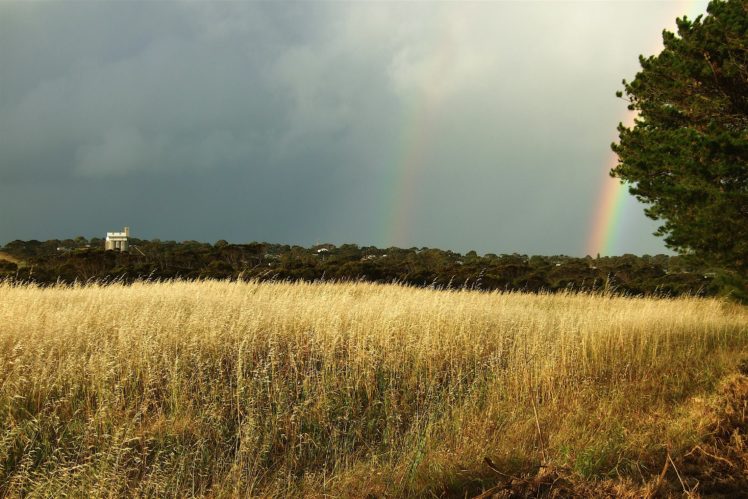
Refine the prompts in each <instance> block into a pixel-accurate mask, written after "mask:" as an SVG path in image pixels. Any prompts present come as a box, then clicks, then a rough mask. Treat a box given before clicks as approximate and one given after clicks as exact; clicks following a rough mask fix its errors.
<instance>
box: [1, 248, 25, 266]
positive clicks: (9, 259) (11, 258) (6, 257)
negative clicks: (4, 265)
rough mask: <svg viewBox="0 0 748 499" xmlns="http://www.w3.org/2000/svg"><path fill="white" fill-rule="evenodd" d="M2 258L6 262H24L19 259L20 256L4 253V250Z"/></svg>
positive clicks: (18, 263)
mask: <svg viewBox="0 0 748 499" xmlns="http://www.w3.org/2000/svg"><path fill="white" fill-rule="evenodd" d="M0 260H5V261H6V262H11V263H15V264H16V265H20V264H21V263H22V262H21V260H19V259H18V258H16V257H14V256H12V255H9V254H7V253H4V252H2V251H0Z"/></svg>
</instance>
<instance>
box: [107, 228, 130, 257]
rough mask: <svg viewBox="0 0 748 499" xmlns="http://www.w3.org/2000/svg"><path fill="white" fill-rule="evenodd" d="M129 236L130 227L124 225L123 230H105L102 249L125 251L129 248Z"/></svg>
mask: <svg viewBox="0 0 748 499" xmlns="http://www.w3.org/2000/svg"><path fill="white" fill-rule="evenodd" d="M129 237H130V227H125V230H124V231H122V232H107V233H106V241H105V242H104V249H107V250H117V251H127V250H129V249H130V243H129V241H128V239H129Z"/></svg>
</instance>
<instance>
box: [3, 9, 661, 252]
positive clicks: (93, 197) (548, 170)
mask: <svg viewBox="0 0 748 499" xmlns="http://www.w3.org/2000/svg"><path fill="white" fill-rule="evenodd" d="M674 15H675V14H674V13H673V8H672V5H666V4H649V3H639V2H637V3H607V2H606V3H602V4H597V3H568V4H559V3H532V4H529V5H526V4H521V3H516V4H513V3H495V4H491V3H469V4H456V3H454V4H453V3H446V4H441V3H440V4H436V3H434V4H432V3H416V4H412V3H364V4H348V3H294V4H291V3H282V4H278V3H271V2H249V3H234V2H217V3H207V2H205V3H177V2H154V3H145V2H132V3H128V2H112V3H103V2H102V3H93V2H58V3H47V2H44V3H28V2H18V3H14V2H4V3H2V4H0V68H3V69H2V73H0V213H2V215H0V240H1V241H7V240H10V239H13V238H31V237H34V238H48V237H63V236H71V235H77V234H85V235H101V233H103V232H104V231H106V230H113V229H114V228H117V227H118V226H119V225H124V224H128V225H131V226H133V227H134V228H135V229H136V235H137V236H140V237H160V238H162V239H172V238H173V239H201V240H215V239H219V238H226V239H230V240H234V241H247V240H270V241H279V242H296V243H302V244H309V243H313V242H315V241H333V242H346V241H352V242H358V243H360V244H377V245H380V246H384V245H388V244H392V243H394V244H398V245H402V246H410V245H430V246H441V247H445V248H453V249H457V250H467V249H471V248H474V249H477V250H479V251H493V252H503V251H521V252H530V253H562V252H564V253H571V254H579V253H581V251H582V248H583V246H584V239H585V238H586V237H587V232H588V229H589V222H590V220H591V218H592V212H591V211H592V209H593V207H594V205H595V203H596V196H597V190H598V186H599V182H600V180H601V178H602V175H603V174H604V169H605V165H606V163H607V162H608V161H609V152H608V143H609V142H610V141H611V140H612V139H613V138H614V136H613V132H614V129H615V124H616V123H617V121H618V120H620V119H622V118H623V109H624V106H623V103H621V102H620V101H616V99H615V98H614V97H613V96H612V95H613V92H614V91H615V90H616V89H617V88H618V87H619V85H620V79H621V78H622V77H631V76H633V73H634V72H635V71H636V56H637V55H638V54H639V53H641V52H645V53H649V52H652V51H653V50H655V48H656V47H655V42H656V40H657V39H658V36H659V32H660V30H661V29H662V27H663V26H664V25H669V24H672V17H674ZM426 126H427V127H428V136H427V137H426V138H427V140H428V142H427V144H426V151H425V153H424V154H423V156H422V159H423V161H422V163H421V164H419V165H416V170H417V172H418V173H417V178H416V182H415V186H414V188H413V192H409V193H405V195H407V196H409V197H410V201H411V202H409V203H408V205H409V206H411V207H412V210H411V211H410V212H409V218H410V220H411V223H410V228H409V232H408V234H407V236H406V238H405V239H404V240H396V241H392V240H390V235H389V232H388V227H387V225H388V224H389V223H390V221H388V217H389V216H390V215H388V214H389V213H390V212H391V211H392V210H393V209H394V210H395V211H397V209H398V208H397V206H395V207H393V206H388V204H392V203H393V196H392V195H391V194H392V192H393V191H394V190H396V188H397V185H394V184H395V183H396V179H397V178H398V176H399V175H400V174H401V172H399V169H400V168H401V166H402V163H403V155H404V154H405V152H407V150H408V147H410V146H411V144H410V143H409V141H410V140H412V137H413V136H414V134H417V133H418V131H417V130H418V127H426ZM395 202H396V200H395ZM636 210H638V208H637V209H636ZM397 215H398V214H397V213H395V216H397ZM637 216H638V217H639V218H637V221H636V223H634V224H633V229H632V231H631V234H630V238H629V240H628V242H627V244H628V246H626V247H625V248H622V250H626V251H635V252H644V251H649V252H653V251H659V250H661V245H660V243H658V242H657V241H656V240H654V239H653V238H652V237H651V236H649V235H648V233H649V232H651V230H652V225H651V224H649V223H647V222H646V221H645V220H644V218H643V216H641V215H640V214H639V215H637Z"/></svg>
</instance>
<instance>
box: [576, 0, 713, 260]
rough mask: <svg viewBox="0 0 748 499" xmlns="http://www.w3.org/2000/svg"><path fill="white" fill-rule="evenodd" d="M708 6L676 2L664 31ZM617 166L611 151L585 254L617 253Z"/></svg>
mask: <svg viewBox="0 0 748 499" xmlns="http://www.w3.org/2000/svg"><path fill="white" fill-rule="evenodd" d="M708 3H709V2H708V1H706V0H689V1H681V2H676V5H677V10H676V11H675V12H674V13H673V14H672V15H671V17H670V18H669V19H668V20H667V21H668V22H670V23H671V24H672V25H671V26H670V27H669V28H668V29H670V30H671V31H672V30H674V29H675V18H676V17H683V16H684V15H685V16H688V18H689V19H695V18H696V17H697V16H698V15H700V14H704V13H705V12H706V6H707V5H708ZM657 40H658V42H657V45H656V46H655V47H654V48H653V49H652V51H651V52H652V53H659V52H660V51H661V50H662V38H661V37H659V36H658V39H657ZM621 121H624V122H626V123H627V125H629V126H630V125H631V124H632V123H633V114H632V113H631V112H628V115H627V116H626V118H625V119H624V120H621ZM617 164H618V157H617V156H616V155H615V154H614V153H612V152H611V153H610V159H609V161H608V162H607V163H606V165H605V175H604V179H603V181H602V184H601V186H600V195H599V200H598V202H597V205H596V208H595V211H594V215H593V219H592V227H591V230H590V233H589V238H588V240H587V246H586V252H587V254H588V255H590V256H593V257H594V256H597V255H611V254H614V253H616V252H618V251H620V238H621V236H622V234H621V232H622V230H621V225H622V224H621V221H622V219H623V216H624V210H625V201H626V198H627V193H628V187H627V186H626V185H624V184H621V183H620V182H619V181H618V180H617V179H614V178H611V177H610V176H609V175H608V172H609V171H610V170H611V169H612V168H613V167H615V166H616V165H617Z"/></svg>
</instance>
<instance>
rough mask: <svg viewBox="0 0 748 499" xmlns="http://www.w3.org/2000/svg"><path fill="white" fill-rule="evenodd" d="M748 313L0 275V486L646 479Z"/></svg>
mask: <svg viewBox="0 0 748 499" xmlns="http://www.w3.org/2000/svg"><path fill="white" fill-rule="evenodd" d="M747 325H748V312H747V311H746V309H745V308H740V307H738V306H734V305H730V304H728V303H725V302H720V301H716V300H704V299H693V298H682V299H674V300H664V299H662V300H661V299H639V298H620V297H612V296H600V295H584V294H581V295H524V294H497V293H493V294H486V293H478V292H464V291H458V292H444V291H434V290H428V289H413V288H406V287H398V286H382V285H373V284H364V283H359V284H330V283H326V284H288V283H264V284H257V283H226V282H199V283H198V282H194V283H188V282H175V283H161V284H148V283H136V284H134V285H132V286H119V285H112V286H95V285H94V286H87V287H75V288H62V287H56V288H47V289H40V288H36V287H30V286H12V285H10V284H0V496H2V495H7V496H21V495H26V494H31V495H38V496H59V495H72V496H82V495H94V496H109V495H111V496H122V495H159V496H162V495H166V496H175V495H176V496H185V495H209V496H227V497H228V496H237V495H239V496H289V495H300V494H302V495H307V496H322V495H324V494H331V495H336V496H351V497H360V496H365V495H367V494H372V495H374V496H378V495H384V494H387V495H390V496H412V495H424V496H427V495H431V494H435V495H437V496H438V495H445V494H446V495H449V494H454V495H458V496H460V497H462V496H463V495H464V494H465V493H466V492H468V493H473V492H474V493H476V494H477V493H480V492H481V491H482V490H484V489H487V488H489V487H491V486H493V485H495V484H496V483H498V482H499V481H501V480H503V479H504V477H503V475H501V474H500V473H505V474H508V475H511V474H519V473H527V472H532V471H533V470H537V469H538V466H539V465H540V464H543V463H541V462H542V461H543V460H545V461H547V463H545V464H552V465H553V466H555V467H557V468H558V469H564V470H567V476H573V477H578V478H580V479H585V480H587V479H595V480H602V479H605V478H610V477H617V476H621V477H623V478H624V481H625V482H626V483H640V484H643V483H648V480H650V478H651V477H652V476H656V475H658V474H659V473H660V470H661V469H662V464H663V459H664V458H665V457H666V455H667V452H669V453H670V454H672V455H673V456H678V455H683V454H685V453H686V451H688V450H690V449H693V448H694V446H695V445H697V444H699V442H702V441H703V438H704V432H705V431H707V429H708V428H709V425H710V424H713V421H711V420H709V417H708V414H709V412H708V411H707V410H705V407H706V406H707V405H708V403H709V400H710V397H712V396H713V395H712V394H713V393H714V391H715V387H716V386H717V384H718V383H719V380H720V379H721V378H723V377H724V376H725V375H726V374H728V373H729V372H731V371H734V368H735V365H736V364H737V362H738V360H739V359H740V357H741V356H742V355H743V353H744V352H745V349H746V345H748V326H747ZM536 413H537V417H536V416H535V414H536ZM538 430H540V431H538ZM487 457H488V458H489V460H490V462H491V463H493V467H494V468H496V469H498V470H499V472H500V473H497V472H496V471H494V470H492V469H491V468H490V467H488V466H487V465H486V464H485V458H487ZM587 481H589V480H587ZM622 483H623V482H622ZM649 483H650V484H651V482H649Z"/></svg>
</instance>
